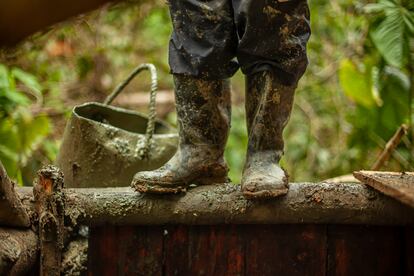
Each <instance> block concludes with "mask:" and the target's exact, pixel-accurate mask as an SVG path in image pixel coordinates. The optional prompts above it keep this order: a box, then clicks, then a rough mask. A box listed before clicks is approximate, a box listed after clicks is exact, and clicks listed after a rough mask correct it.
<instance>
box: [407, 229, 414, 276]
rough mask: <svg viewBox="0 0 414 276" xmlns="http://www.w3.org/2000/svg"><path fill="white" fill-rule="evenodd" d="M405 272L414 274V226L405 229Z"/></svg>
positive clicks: (411, 275) (413, 275)
mask: <svg viewBox="0 0 414 276" xmlns="http://www.w3.org/2000/svg"><path fill="white" fill-rule="evenodd" d="M405 272H406V273H405V275H409V276H414V227H407V228H406V229H405Z"/></svg>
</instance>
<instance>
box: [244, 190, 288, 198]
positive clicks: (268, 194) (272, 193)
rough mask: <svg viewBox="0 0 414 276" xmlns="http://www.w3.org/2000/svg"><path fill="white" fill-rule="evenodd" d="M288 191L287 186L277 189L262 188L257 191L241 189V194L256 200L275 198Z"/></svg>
mask: <svg viewBox="0 0 414 276" xmlns="http://www.w3.org/2000/svg"><path fill="white" fill-rule="evenodd" d="M288 192H289V188H286V189H277V190H264V191H258V192H248V191H243V196H244V197H245V198H246V199H253V200H254V199H256V200H260V199H272V198H277V197H280V196H284V195H287V193H288Z"/></svg>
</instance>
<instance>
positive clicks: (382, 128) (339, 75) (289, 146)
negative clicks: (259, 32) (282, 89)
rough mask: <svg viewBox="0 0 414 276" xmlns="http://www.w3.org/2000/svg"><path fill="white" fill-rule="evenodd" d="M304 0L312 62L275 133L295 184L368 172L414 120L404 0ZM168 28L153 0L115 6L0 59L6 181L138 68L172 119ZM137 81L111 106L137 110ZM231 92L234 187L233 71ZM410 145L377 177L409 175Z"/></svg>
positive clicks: (0, 149)
mask: <svg viewBox="0 0 414 276" xmlns="http://www.w3.org/2000/svg"><path fill="white" fill-rule="evenodd" d="M310 2H311V3H310V6H311V14H312V29H313V36H312V38H311V41H310V43H309V59H310V66H309V68H308V71H307V73H306V75H305V77H304V78H303V79H302V81H301V82H300V87H299V89H298V92H297V96H296V103H295V107H294V112H293V116H292V119H291V122H290V124H289V126H288V129H287V131H286V133H285V134H286V141H287V143H286V156H285V157H284V159H283V163H284V165H285V167H287V169H288V170H289V172H290V174H291V177H292V179H293V180H294V181H316V180H323V179H326V178H330V177H334V176H338V175H343V174H347V173H350V172H352V171H353V170H358V169H369V168H370V167H371V165H372V164H373V163H374V161H375V160H376V159H377V157H378V155H379V153H380V152H381V150H382V149H383V148H384V146H385V144H386V141H388V140H389V139H390V138H391V136H392V135H393V133H394V132H395V131H396V130H397V129H398V127H399V126H400V125H401V124H403V123H406V124H408V125H413V124H412V122H413V119H414V118H413V117H414V114H413V107H414V103H413V101H412V99H413V94H414V93H413V88H414V85H413V84H414V62H413V58H414V2H413V1H412V0H378V1H377V2H375V1H374V2H372V1H366V0H362V1H352V0H331V1H328V0H313V1H310ZM170 32H171V26H170V23H169V14H168V10H167V7H166V5H165V3H164V2H163V1H160V0H156V1H155V0H153V1H148V2H144V4H141V5H140V6H139V7H138V6H137V5H134V3H125V4H121V5H118V6H107V7H104V8H102V9H101V10H99V11H96V12H93V13H92V14H88V15H84V16H81V17H79V18H76V19H73V20H72V21H70V22H67V23H64V24H61V25H58V26H55V27H54V28H53V29H51V30H49V31H48V32H46V33H42V34H38V35H36V36H34V37H32V38H31V39H29V40H27V41H25V42H24V43H22V44H21V45H20V46H19V47H17V48H16V49H13V50H8V51H7V52H5V51H3V52H2V53H1V55H0V159H1V160H2V162H3V163H4V164H5V166H6V168H7V170H8V172H9V174H10V175H11V176H13V177H14V178H16V179H17V180H18V181H19V182H20V183H30V182H31V179H32V177H33V172H34V171H35V170H36V169H37V168H38V167H39V166H40V164H42V163H50V162H53V161H54V159H55V158H56V154H57V151H58V148H59V142H60V139H61V137H62V133H63V130H64V125H65V122H66V120H67V118H68V116H69V115H70V110H71V108H72V107H73V106H74V105H76V104H79V103H83V102H86V101H102V100H103V99H104V98H105V96H106V95H107V94H108V93H109V92H110V91H111V89H112V88H113V87H114V86H115V85H116V84H117V83H118V82H120V81H121V80H122V79H123V77H125V76H126V75H127V74H128V72H129V71H130V70H132V68H133V67H134V66H136V65H138V64H140V63H143V62H151V63H154V64H156V66H157V67H158V69H159V71H160V88H161V90H162V92H161V93H160V96H159V97H158V99H159V102H160V104H159V106H158V109H159V114H160V116H161V117H163V118H164V119H166V120H168V121H170V122H171V123H175V114H174V106H173V97H172V87H173V85H172V79H171V76H170V75H169V74H168V70H169V69H168V64H167V47H168V40H169V34H170ZM258 43H260V42H258ZM147 79H148V78H146V77H145V76H142V77H139V78H138V79H137V80H135V81H134V82H133V83H132V84H131V85H130V86H129V87H128V89H127V91H126V94H125V95H123V97H122V98H121V99H120V100H119V101H118V104H124V105H125V104H126V105H127V106H128V107H130V108H134V109H144V110H145V105H146V101H145V100H146V97H147V95H148V93H147V92H146V91H147V90H148V87H149V83H148V80H147ZM233 87H234V89H233V90H234V91H233V101H234V109H233V110H234V112H233V126H232V132H231V137H230V140H229V143H228V148H227V152H226V158H227V160H228V161H229V163H230V165H231V177H232V179H233V180H234V181H235V182H238V181H239V179H240V173H241V169H242V166H243V158H244V154H245V149H246V143H247V136H246V129H245V119H244V107H243V104H244V100H243V99H244V95H243V94H244V84H243V76H242V75H240V74H238V75H237V76H235V78H234V80H233ZM143 99H144V100H143ZM411 137H414V135H411ZM412 143H413V139H410V135H409V136H406V137H404V139H403V141H402V143H401V144H400V146H399V147H398V149H397V150H396V151H395V152H394V153H393V158H392V160H391V161H390V162H389V163H388V164H387V165H386V167H384V168H383V169H387V170H413V162H412V161H413V157H412V156H413V154H412ZM410 150H411V152H410Z"/></svg>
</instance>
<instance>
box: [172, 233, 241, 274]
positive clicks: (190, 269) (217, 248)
mask: <svg viewBox="0 0 414 276" xmlns="http://www.w3.org/2000/svg"><path fill="white" fill-rule="evenodd" d="M240 227H242V226H191V227H189V226H177V227H172V228H169V230H168V235H167V236H166V240H165V274H166V275H230V276H231V275H244V242H243V238H242V236H241V234H240V232H241V231H240Z"/></svg>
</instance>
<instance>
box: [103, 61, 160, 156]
mask: <svg viewBox="0 0 414 276" xmlns="http://www.w3.org/2000/svg"><path fill="white" fill-rule="evenodd" d="M144 70H148V71H150V73H151V92H150V102H149V114H148V124H147V130H146V133H145V143H144V147H143V148H140V149H139V150H138V154H139V157H140V158H141V159H145V158H148V157H149V152H150V149H151V144H152V139H153V136H154V131H155V118H156V115H157V110H156V108H155V104H156V96H157V89H158V77H157V69H156V68H155V66H154V65H153V64H150V63H145V64H142V65H140V66H138V67H136V68H135V69H134V71H132V73H131V74H130V75H129V76H128V77H127V78H126V80H124V81H123V82H121V83H120V84H119V85H118V86H117V87H116V88H115V89H114V90H113V92H112V93H111V94H110V95H109V96H108V97H107V98H106V99H105V101H104V104H105V105H110V104H111V103H112V102H113V100H114V99H115V98H116V97H117V96H118V95H119V94H120V93H121V92H122V90H124V88H125V87H126V86H127V85H128V84H129V83H130V82H131V81H132V80H133V79H134V78H135V77H136V76H137V75H138V74H139V73H141V72H142V71H144Z"/></svg>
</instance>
